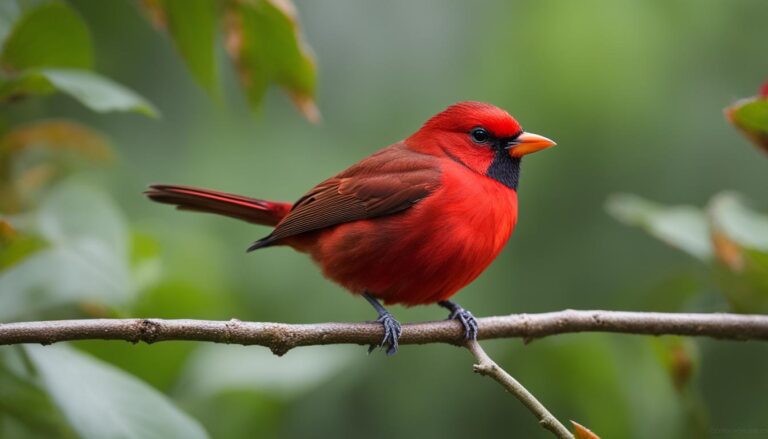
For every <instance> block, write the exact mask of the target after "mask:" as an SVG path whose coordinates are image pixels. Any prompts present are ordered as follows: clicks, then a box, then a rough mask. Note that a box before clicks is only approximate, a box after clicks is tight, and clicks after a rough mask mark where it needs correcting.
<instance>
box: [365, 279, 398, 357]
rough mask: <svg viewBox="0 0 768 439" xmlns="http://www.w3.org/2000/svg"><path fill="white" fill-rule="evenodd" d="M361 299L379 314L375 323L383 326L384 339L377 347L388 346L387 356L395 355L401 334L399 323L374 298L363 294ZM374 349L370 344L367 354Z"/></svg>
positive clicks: (374, 346)
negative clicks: (363, 298)
mask: <svg viewBox="0 0 768 439" xmlns="http://www.w3.org/2000/svg"><path fill="white" fill-rule="evenodd" d="M363 297H365V300H367V301H368V303H370V304H371V306H373V308H374V309H375V310H376V312H377V313H378V314H379V318H378V319H376V321H377V322H380V323H381V324H382V326H384V338H383V339H382V340H381V343H379V346H380V347H384V345H388V346H389V347H388V348H387V355H394V354H395V353H397V341H398V340H399V339H400V333H401V332H402V329H401V328H400V322H398V321H397V320H395V317H394V316H393V315H392V314H390V313H389V311H387V309H386V308H384V306H383V305H382V304H381V303H379V301H378V300H376V298H375V297H373V296H371V295H370V294H369V293H364V294H363ZM374 349H376V345H373V344H372V345H371V346H369V347H368V353H369V354H370V353H371V352H372V351H373V350H374Z"/></svg>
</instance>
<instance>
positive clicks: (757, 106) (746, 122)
mask: <svg viewBox="0 0 768 439" xmlns="http://www.w3.org/2000/svg"><path fill="white" fill-rule="evenodd" d="M725 117H726V119H728V121H729V122H731V123H732V124H733V125H734V126H735V127H736V128H738V129H739V130H740V131H741V132H742V133H743V134H744V135H745V136H746V137H747V138H748V139H749V140H751V141H752V142H753V143H754V144H755V145H757V146H758V147H759V148H761V149H762V150H763V151H765V152H768V83H766V84H765V85H763V88H762V90H761V93H760V94H759V95H758V96H755V97H752V98H746V99H741V100H739V101H737V102H736V103H734V104H733V105H731V106H730V107H728V108H726V109H725Z"/></svg>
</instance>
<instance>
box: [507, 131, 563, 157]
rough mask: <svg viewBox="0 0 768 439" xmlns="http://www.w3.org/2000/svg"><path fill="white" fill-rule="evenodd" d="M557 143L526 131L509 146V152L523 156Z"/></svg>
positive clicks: (516, 155) (515, 155)
mask: <svg viewBox="0 0 768 439" xmlns="http://www.w3.org/2000/svg"><path fill="white" fill-rule="evenodd" d="M555 145H557V143H555V142H553V141H552V140H550V139H547V138H546V137H544V136H540V135H538V134H533V133H526V132H524V133H523V134H520V135H519V136H517V137H516V138H515V140H514V141H513V142H512V143H511V144H510V146H509V153H510V154H511V155H512V156H514V157H522V156H524V155H526V154H530V153H532V152H536V151H541V150H542V149H546V148H549V147H550V146H555Z"/></svg>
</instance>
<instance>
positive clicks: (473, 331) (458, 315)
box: [448, 306, 478, 340]
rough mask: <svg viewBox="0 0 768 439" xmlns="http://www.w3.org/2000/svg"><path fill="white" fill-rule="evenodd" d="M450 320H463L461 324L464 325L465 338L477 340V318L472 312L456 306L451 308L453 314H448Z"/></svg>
mask: <svg viewBox="0 0 768 439" xmlns="http://www.w3.org/2000/svg"><path fill="white" fill-rule="evenodd" d="M448 319H449V320H458V321H459V322H461V326H463V327H464V339H465V340H477V332H478V327H477V319H475V316H473V315H472V313H471V312H469V311H467V310H466V309H464V308H462V307H460V306H456V307H455V308H454V309H452V310H451V314H450V315H449V316H448Z"/></svg>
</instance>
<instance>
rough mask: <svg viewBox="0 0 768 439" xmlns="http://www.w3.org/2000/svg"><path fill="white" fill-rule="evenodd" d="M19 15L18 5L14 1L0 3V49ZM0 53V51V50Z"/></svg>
mask: <svg viewBox="0 0 768 439" xmlns="http://www.w3.org/2000/svg"><path fill="white" fill-rule="evenodd" d="M20 15H21V10H20V9H19V4H18V3H16V0H5V1H2V2H0V48H2V47H3V43H4V42H5V39H6V37H8V34H9V33H10V32H11V28H12V27H13V24H14V23H15V22H16V20H17V19H18V18H19V16H20ZM0 53H2V51H1V50H0Z"/></svg>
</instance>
